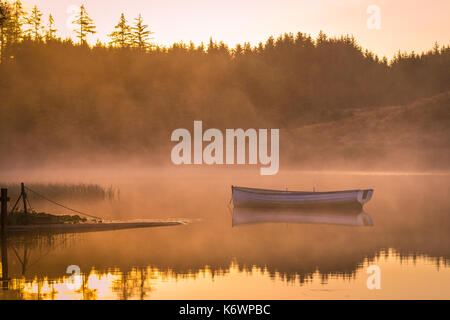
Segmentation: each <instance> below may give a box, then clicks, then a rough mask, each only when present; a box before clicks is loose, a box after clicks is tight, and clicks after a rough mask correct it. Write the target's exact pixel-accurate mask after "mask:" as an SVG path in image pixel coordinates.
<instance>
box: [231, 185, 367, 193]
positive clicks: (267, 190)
mask: <svg viewBox="0 0 450 320" xmlns="http://www.w3.org/2000/svg"><path fill="white" fill-rule="evenodd" d="M231 189H232V191H234V190H235V189H236V190H238V191H241V192H248V193H257V194H265V195H270V194H274V195H280V194H282V195H283V194H284V195H326V194H337V193H353V192H355V193H356V192H361V191H363V192H364V191H372V192H373V189H353V190H342V191H288V190H272V189H259V188H248V187H238V186H231Z"/></svg>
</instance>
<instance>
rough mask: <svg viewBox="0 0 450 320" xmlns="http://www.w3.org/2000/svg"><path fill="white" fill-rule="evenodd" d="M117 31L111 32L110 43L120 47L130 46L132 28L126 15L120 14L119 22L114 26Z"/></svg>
mask: <svg viewBox="0 0 450 320" xmlns="http://www.w3.org/2000/svg"><path fill="white" fill-rule="evenodd" d="M114 29H115V31H113V32H112V33H110V34H109V35H108V37H110V38H111V42H110V44H111V45H113V46H117V47H120V48H126V47H129V46H130V44H131V28H130V26H129V25H128V24H127V20H126V19H125V15H124V14H123V13H122V14H121V15H120V20H119V23H118V24H117V25H116V26H115V27H114Z"/></svg>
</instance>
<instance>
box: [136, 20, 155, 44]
mask: <svg viewBox="0 0 450 320" xmlns="http://www.w3.org/2000/svg"><path fill="white" fill-rule="evenodd" d="M134 20H135V23H134V26H133V27H132V40H133V45H134V46H135V47H136V48H138V49H141V50H147V49H148V48H150V47H151V43H150V42H149V41H150V39H151V38H150V35H151V34H153V32H151V31H150V30H147V29H148V25H146V24H144V20H143V19H142V15H141V14H139V16H138V17H137V18H136V19H134Z"/></svg>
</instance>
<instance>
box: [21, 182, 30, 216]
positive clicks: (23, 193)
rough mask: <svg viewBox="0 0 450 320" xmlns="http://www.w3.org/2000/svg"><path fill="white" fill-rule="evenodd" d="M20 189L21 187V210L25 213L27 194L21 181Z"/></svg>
mask: <svg viewBox="0 0 450 320" xmlns="http://www.w3.org/2000/svg"><path fill="white" fill-rule="evenodd" d="M20 186H21V189H22V200H23V212H25V214H27V213H28V212H27V194H26V193H25V185H24V184H23V182H22V183H21V184H20Z"/></svg>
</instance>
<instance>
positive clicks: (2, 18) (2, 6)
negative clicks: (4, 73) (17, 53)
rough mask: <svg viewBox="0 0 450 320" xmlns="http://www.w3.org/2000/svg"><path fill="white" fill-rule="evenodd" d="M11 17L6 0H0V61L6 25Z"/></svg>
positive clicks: (5, 38)
mask: <svg viewBox="0 0 450 320" xmlns="http://www.w3.org/2000/svg"><path fill="white" fill-rule="evenodd" d="M10 18H11V7H10V5H9V3H8V2H3V1H0V63H1V62H2V60H3V54H4V48H5V43H6V41H7V34H6V31H7V25H8V21H9V19H10Z"/></svg>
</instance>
